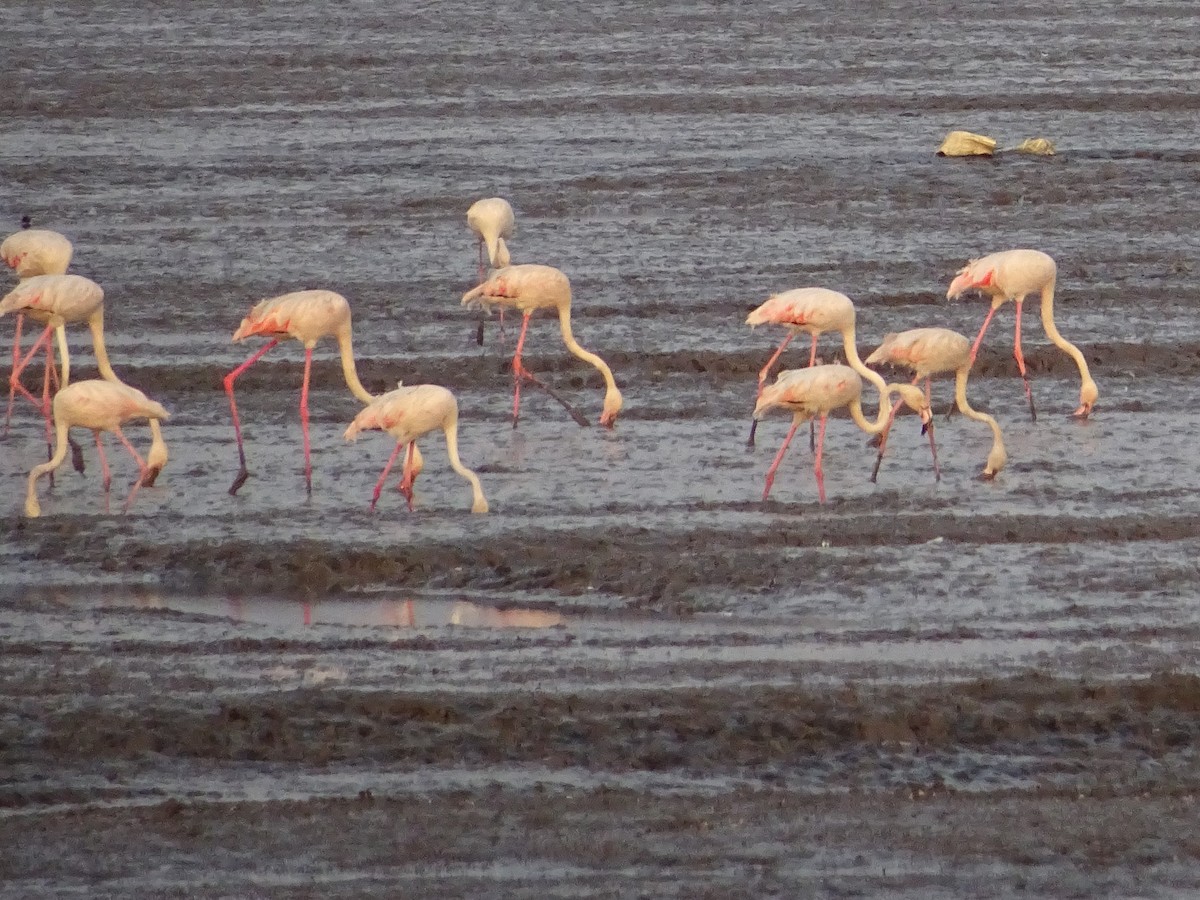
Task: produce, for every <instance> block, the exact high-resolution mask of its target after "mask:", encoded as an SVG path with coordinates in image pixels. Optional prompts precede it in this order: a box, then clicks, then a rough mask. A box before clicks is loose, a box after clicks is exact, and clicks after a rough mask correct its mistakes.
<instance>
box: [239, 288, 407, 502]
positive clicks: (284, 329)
mask: <svg viewBox="0 0 1200 900" xmlns="http://www.w3.org/2000/svg"><path fill="white" fill-rule="evenodd" d="M351 332H352V329H351V326H350V304H349V302H347V300H346V298H345V297H343V296H342V295H341V294H335V293H334V292H333V291H321V290H316V291H295V292H293V293H290V294H282V295H280V296H278V297H272V298H270V299H267V300H262V301H259V302H258V303H257V304H255V306H254V308H253V309H251V310H250V313H249V314H248V315H247V316H246V318H244V319H242V324H241V325H240V326H238V329H237V331H235V332H234V333H233V338H232V340H233V341H234V342H235V343H236V342H237V341H241V340H244V339H246V338H248V337H251V336H253V335H264V336H269V337H270V338H271V340H270V341H269V342H268V343H267V344H266V345H265V346H263V347H262V348H260V349H259V350H257V351H255V352H254V353H253V354H252V355H251V356H250V358H249V359H247V360H246V361H245V362H244V363H242V364H241V365H240V366H238V367H237V368H236V369H234V370H233V371H232V372H230V373H229V374H228V375H226V376H225V393H226V394H228V395H229V409H230V411H231V412H232V414H233V430H234V434H235V435H236V436H237V445H238V460H239V462H240V464H241V465H240V468H239V469H238V473H237V476H236V477H235V478H234V479H233V484H232V485H231V486H230V488H229V493H230V494H237V492H238V488H240V487H241V486H242V485H243V484H244V483H245V482H246V479H247V478H249V477H250V472H249V470H248V469H247V468H246V449H245V447H244V446H243V443H242V426H241V423H240V421H239V419H238V411H237V401H236V400H234V397H233V383H234V382H235V381H236V380H237V378H238V376H239V375H241V374H242V373H243V372H245V371H246V370H247V369H248V368H250V366H252V365H253V364H254V363H256V362H258V360H259V359H261V358H262V356H263V355H264V354H265V353H266V352H267V351H268V350H270V349H271V348H272V347H274V346H275V345H276V344H278V343H279V342H280V341H281V340H283V339H284V338H289V337H290V338H295V339H296V340H298V341H300V343H302V344H303V345H304V382H303V385H302V387H301V388H300V428H301V431H302V432H303V434H304V483H305V486H306V487H307V489H308V494H309V496H312V460H311V454H310V445H309V439H308V384H309V380H310V377H311V374H312V352H313V347H315V346H316V343H317V341H319V340H320V339H321V338H323V337H326V336H327V335H332V336H333V338H334V339H335V340H336V341H337V344H338V351H339V353H340V354H341V358H342V374H343V375H344V376H345V379H346V384H347V386H349V388H350V392H351V393H352V394H354V396H355V397H357V398H358V399H359V400H360V401H362V402H363V403H371V402H372V401H374V399H375V398H374V397H373V396H372V395H371V394H370V393H369V392H368V391H367V389H366V388H365V387H363V384H362V382H361V381H359V378H358V370H357V369H356V368H355V365H354V347H353V342H352V340H351ZM412 456H413V459H412V464H413V465H414V466H415V468H416V470H417V471H418V472H419V471H420V468H421V465H422V462H421V457H420V453H419V452H418V451H417V450H416V447H415V446H414V447H413V451H412Z"/></svg>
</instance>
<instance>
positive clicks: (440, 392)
mask: <svg viewBox="0 0 1200 900" xmlns="http://www.w3.org/2000/svg"><path fill="white" fill-rule="evenodd" d="M438 428H440V429H441V430H442V431H444V432H445V434H446V455H447V456H449V458H450V467H451V468H452V469H454V471H455V472H457V473H458V474H459V475H461V476H462V477H463V478H465V479H467V481H468V482H470V484H471V491H472V494H473V496H474V499H473V502H472V504H471V512H473V513H485V512H487V511H488V503H487V500H486V499H485V498H484V496H483V488H482V486H481V485H480V483H479V476H477V475H476V474H475V473H474V472H472V471H471V470H470V469H468V468H467V467H466V466H464V465H463V464H462V460H461V459H459V456H458V401H456V400H455V399H454V395H453V394H452V393H450V391H448V390H447V389H446V388H444V387H440V386H439V385H436V384H418V385H411V386H409V387H405V386H404V385H401V386H399V387H397V388H396V389H395V390H394V391H389V392H388V393H386V394H384V395H382V396H381V397H378V398H376V399H375V400H372V401H371V403H370V404H368V405H367V407H366V409H363V410H361V411H360V412H359V414H358V415H357V416H355V417H354V421H353V422H351V423H350V427H349V428H347V429H346V433H345V438H346V440H348V441H352V440H356V439H357V438H358V435H359V432H362V431H369V430H371V429H379V430H380V431H386V432H387V433H388V434H390V435H391V436H392V437H394V438H395V439H396V449H395V450H393V451H392V455H391V456H390V457H388V461H387V464H386V465H385V466H384V467H383V472H382V473H381V474H380V476H379V481H377V482H376V483H375V493H374V494H373V495H372V496H371V509H375V504H376V503H378V502H379V495H380V493H381V492H382V491H383V483H384V481H386V480H387V476H388V472H390V471H391V470H392V466H393V465H394V464H395V462H396V457H397V456H398V455H399V454H400V451H401V449H403V448H405V447H408V448H409V453H408V454H407V458H406V460H405V463H404V477H403V478H402V479H401V481H400V492H401V493H402V494H404V499H405V500H406V501H407V502H408V509H409V511H410V512H411V511H412V508H413V489H412V487H413V481H414V479H415V478H416V474H415V473H414V472H413V469H412V455H413V453H412V451H413V449H414V448H415V447H416V444H415V443H414V442H415V441H416V440H417V438H419V437H421V436H422V435H425V434H428V433H429V432H431V431H434V430H435V429H438Z"/></svg>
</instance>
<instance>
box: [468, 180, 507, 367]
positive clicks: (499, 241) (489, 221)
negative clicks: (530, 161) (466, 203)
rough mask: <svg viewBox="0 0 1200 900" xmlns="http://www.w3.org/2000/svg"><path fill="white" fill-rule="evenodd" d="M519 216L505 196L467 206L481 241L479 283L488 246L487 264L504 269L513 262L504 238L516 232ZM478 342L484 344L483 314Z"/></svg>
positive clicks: (501, 331)
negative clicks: (514, 230) (485, 250)
mask: <svg viewBox="0 0 1200 900" xmlns="http://www.w3.org/2000/svg"><path fill="white" fill-rule="evenodd" d="M515 223H516V220H515V218H514V216H513V209H512V206H510V205H509V202H508V201H507V200H505V199H504V198H503V197H487V198H486V199H483V200H476V201H475V202H474V203H472V204H471V208H470V209H468V210H467V227H468V228H470V229H471V230H472V231H473V232H475V236H476V238H478V245H479V283H480V284H482V283H483V279H484V277H485V276H486V274H487V269H485V268H484V266H483V251H484V248H485V247H486V248H487V257H488V266H489V267H490V268H493V269H502V268H504V267H505V266H507V265H509V263H511V262H512V260H511V258H510V257H509V255H508V244H506V243H505V242H504V241H505V238H511V237H512V236H513V229H514V227H515ZM500 336H501V337H503V336H504V309H503V307H501V309H500ZM475 342H476V343H477V344H479V345H480V346H483V318H482V317H480V319H479V328H478V329H477V330H476V333H475Z"/></svg>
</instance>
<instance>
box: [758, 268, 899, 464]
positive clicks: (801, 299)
mask: <svg viewBox="0 0 1200 900" xmlns="http://www.w3.org/2000/svg"><path fill="white" fill-rule="evenodd" d="M746 324H747V325H750V326H751V327H753V326H755V325H783V326H785V327H786V328H787V329H788V333H787V335H786V336H785V337H784V339H783V340H782V341H781V342H780V344H779V347H778V349H776V351H775V353H774V355H773V356H772V357H771V358H770V359H769V360H767V364H766V365H765V366H763V367H762V369H761V370H759V373H758V393H757V394H756V395H755V399H756V400H757V399H758V398H759V397H761V396H762V393H763V385H764V384H765V383H766V380H767V376H768V375H769V374H770V372H771V366H773V365H775V361H776V360H777V359H779V357H780V356H781V355H782V354H783V350H784V348H785V347H787V345H788V344H789V343H790V342H791V340H792V338H794V337H795V336H796V335H797V334H800V333H801V332H804V331H806V332H808V333H809V334H810V335H812V350H811V351H810V352H809V356H808V364H809V365H810V366H812V365H815V364H816V361H817V337H818V336H819V335H821V334H824V333H825V332H827V331H838V332H841V335H842V348H843V350H844V351H845V354H846V362H847V364H848V365H849V366H850V367H851V368H852V369H854V371H855V372H857V373H858V374H859V375H861V376H862V377H863V378H865V379H867V380H868V381H869V382H871V384H873V385H875V387H876V388H877V389H878V390H879V392H880V393H881V394H882V393H883V388H884V382H883V378H882V377H881V376H880V375H879V373H878V372H874V371H872V370H871V369H868V368H867V367H866V366H865V365H864V364H863V361H862V359H861V358H859V355H858V346H857V344H856V343H855V336H854V324H855V311H854V302H853V301H852V300H851V299H850V298H849V297H847V296H846V295H845V294H842V293H839V292H838V291H832V290H829V289H828V288H820V287H807V288H795V289H794V290H790V291H784V292H783V293H782V294H772V295H771V296H770V297H768V298H767V300H766V302H765V303H763V304H762V305H761V306H759V307H758V308H757V309H755V310H754V311H752V312H751V313H750V315H748V316H747V317H746ZM757 427H758V420H757V419H755V420H754V421H753V422H752V423H751V425H750V437H749V439H748V440H747V441H746V446H748V447H753V446H754V432H755V431H756V429H757Z"/></svg>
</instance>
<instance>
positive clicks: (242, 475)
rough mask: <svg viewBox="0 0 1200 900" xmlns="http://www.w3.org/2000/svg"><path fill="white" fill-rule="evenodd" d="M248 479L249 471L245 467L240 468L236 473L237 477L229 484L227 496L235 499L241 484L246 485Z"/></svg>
mask: <svg viewBox="0 0 1200 900" xmlns="http://www.w3.org/2000/svg"><path fill="white" fill-rule="evenodd" d="M249 477H250V472H249V470H248V469H246V467H245V466H242V468H241V469H240V470H239V471H238V473H237V477H236V478H234V479H233V484H231V485H230V486H229V496H230V497H236V496H237V492H238V490H239V489H240V488H241V486H242V485H243V484H245V483H246V479H247V478H249Z"/></svg>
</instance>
